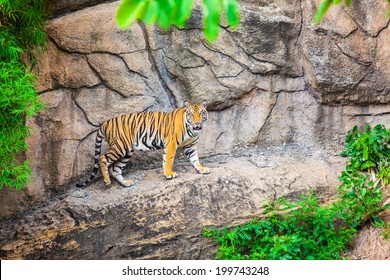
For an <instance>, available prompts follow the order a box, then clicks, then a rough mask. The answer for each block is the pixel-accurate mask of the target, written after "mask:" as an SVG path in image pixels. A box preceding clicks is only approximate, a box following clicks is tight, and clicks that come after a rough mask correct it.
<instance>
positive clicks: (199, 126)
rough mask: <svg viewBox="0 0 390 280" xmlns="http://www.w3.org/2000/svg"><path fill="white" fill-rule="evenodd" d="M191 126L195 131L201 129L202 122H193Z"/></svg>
mask: <svg viewBox="0 0 390 280" xmlns="http://www.w3.org/2000/svg"><path fill="white" fill-rule="evenodd" d="M193 128H194V130H195V131H201V130H202V124H201V123H194V125H193Z"/></svg>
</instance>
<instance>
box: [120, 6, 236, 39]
mask: <svg viewBox="0 0 390 280" xmlns="http://www.w3.org/2000/svg"><path fill="white" fill-rule="evenodd" d="M202 3H203V11H204V13H203V31H204V35H205V37H206V39H207V40H209V41H210V42H213V41H215V39H216V38H217V37H218V33H219V28H220V27H219V24H220V21H221V13H222V11H224V12H225V14H226V22H227V24H228V25H229V26H232V27H233V28H236V27H237V26H238V25H239V22H240V13H239V9H238V4H237V1H236V0H203V1H202ZM193 6H194V0H122V2H121V5H120V6H119V8H118V12H117V17H116V19H117V23H118V25H119V26H120V27H121V28H127V27H129V26H130V25H131V24H132V23H133V22H134V21H135V20H137V19H138V20H140V21H142V22H144V23H146V24H154V23H158V25H159V26H160V27H162V28H163V29H168V28H169V27H170V26H171V25H174V26H177V27H180V28H181V27H184V26H185V24H186V21H187V20H188V18H189V17H190V15H191V13H192V9H193Z"/></svg>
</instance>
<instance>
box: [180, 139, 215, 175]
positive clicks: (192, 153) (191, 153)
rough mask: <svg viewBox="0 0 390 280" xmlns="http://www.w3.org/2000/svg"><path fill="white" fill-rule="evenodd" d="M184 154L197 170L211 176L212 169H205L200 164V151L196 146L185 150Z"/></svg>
mask: <svg viewBox="0 0 390 280" xmlns="http://www.w3.org/2000/svg"><path fill="white" fill-rule="evenodd" d="M184 154H185V155H186V156H187V158H188V159H189V160H190V162H191V164H192V165H193V166H194V168H195V170H196V171H197V172H198V173H200V174H209V173H210V169H209V168H208V167H204V166H203V165H201V164H200V162H199V158H198V151H197V148H196V145H192V146H190V147H186V148H184Z"/></svg>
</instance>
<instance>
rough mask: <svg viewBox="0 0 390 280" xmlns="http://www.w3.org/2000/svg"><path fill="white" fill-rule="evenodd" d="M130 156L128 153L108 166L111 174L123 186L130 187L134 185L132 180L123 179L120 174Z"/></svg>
mask: <svg viewBox="0 0 390 280" xmlns="http://www.w3.org/2000/svg"><path fill="white" fill-rule="evenodd" d="M130 157H131V154H128V155H126V156H124V157H122V158H120V159H118V160H117V161H116V162H114V163H113V164H112V165H111V166H110V168H109V171H110V173H111V175H112V176H114V178H115V179H116V180H117V181H118V182H119V183H120V184H121V185H122V186H124V187H131V186H132V185H134V182H133V181H132V180H129V179H125V178H123V176H122V171H123V168H124V167H125V166H126V164H127V163H128V162H129V160H130Z"/></svg>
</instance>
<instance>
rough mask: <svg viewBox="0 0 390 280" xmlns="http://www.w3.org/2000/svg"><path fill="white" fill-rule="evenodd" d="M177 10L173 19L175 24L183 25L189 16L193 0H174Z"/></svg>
mask: <svg viewBox="0 0 390 280" xmlns="http://www.w3.org/2000/svg"><path fill="white" fill-rule="evenodd" d="M176 3H177V6H178V10H177V15H176V19H175V24H176V25H177V26H179V27H183V26H184V24H185V22H186V21H187V20H188V18H189V17H190V16H191V13H192V8H193V5H194V0H176Z"/></svg>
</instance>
